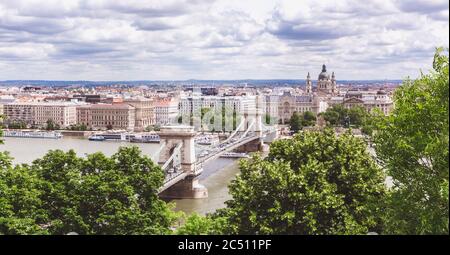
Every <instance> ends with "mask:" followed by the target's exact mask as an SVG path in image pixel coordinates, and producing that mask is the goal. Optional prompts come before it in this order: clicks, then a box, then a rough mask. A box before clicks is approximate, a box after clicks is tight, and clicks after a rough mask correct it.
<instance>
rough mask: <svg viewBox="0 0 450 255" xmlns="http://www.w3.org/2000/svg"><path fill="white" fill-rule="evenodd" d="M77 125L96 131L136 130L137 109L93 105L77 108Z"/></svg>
mask: <svg viewBox="0 0 450 255" xmlns="http://www.w3.org/2000/svg"><path fill="white" fill-rule="evenodd" d="M77 123H78V124H84V125H86V126H87V127H88V128H92V129H94V130H105V129H125V130H129V131H133V130H134V128H135V108H134V107H133V106H131V105H128V104H93V105H84V106H79V107H77Z"/></svg>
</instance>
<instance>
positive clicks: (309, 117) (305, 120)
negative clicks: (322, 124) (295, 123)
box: [302, 111, 317, 126]
mask: <svg viewBox="0 0 450 255" xmlns="http://www.w3.org/2000/svg"><path fill="white" fill-rule="evenodd" d="M316 119H317V118H316V115H315V114H314V113H313V112H311V111H306V112H304V113H303V116H302V126H312V125H314V124H315V123H316Z"/></svg>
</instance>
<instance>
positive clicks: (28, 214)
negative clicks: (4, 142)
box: [0, 152, 48, 235]
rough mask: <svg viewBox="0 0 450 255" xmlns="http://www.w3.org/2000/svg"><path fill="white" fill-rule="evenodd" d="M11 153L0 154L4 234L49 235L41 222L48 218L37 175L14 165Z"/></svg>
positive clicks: (1, 230) (0, 210) (0, 209)
mask: <svg viewBox="0 0 450 255" xmlns="http://www.w3.org/2000/svg"><path fill="white" fill-rule="evenodd" d="M11 161H12V158H11V157H10V156H9V154H8V153H7V152H0V234H9V235H17V234H47V233H48V231H47V230H46V229H45V227H43V226H41V225H39V222H41V221H42V219H44V218H45V211H44V210H42V200H41V199H40V195H42V192H41V191H40V190H39V186H40V180H39V178H38V177H37V175H36V173H34V172H32V171H29V169H27V168H26V167H24V166H16V167H13V166H12V163H11Z"/></svg>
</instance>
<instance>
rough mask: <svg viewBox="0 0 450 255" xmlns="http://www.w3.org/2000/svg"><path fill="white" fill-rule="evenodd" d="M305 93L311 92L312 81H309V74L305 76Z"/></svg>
mask: <svg viewBox="0 0 450 255" xmlns="http://www.w3.org/2000/svg"><path fill="white" fill-rule="evenodd" d="M306 93H308V94H311V93H312V81H311V75H309V72H308V76H307V77H306Z"/></svg>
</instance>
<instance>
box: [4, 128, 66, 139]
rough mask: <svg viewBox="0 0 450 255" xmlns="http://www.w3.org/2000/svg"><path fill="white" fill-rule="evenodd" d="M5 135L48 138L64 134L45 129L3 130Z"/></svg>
mask: <svg viewBox="0 0 450 255" xmlns="http://www.w3.org/2000/svg"><path fill="white" fill-rule="evenodd" d="M3 136H4V137H20V138H46V139H59V138H62V137H63V135H62V134H61V133H60V132H55V131H51V132H44V131H12V130H5V131H3Z"/></svg>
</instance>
